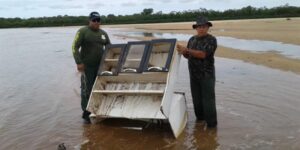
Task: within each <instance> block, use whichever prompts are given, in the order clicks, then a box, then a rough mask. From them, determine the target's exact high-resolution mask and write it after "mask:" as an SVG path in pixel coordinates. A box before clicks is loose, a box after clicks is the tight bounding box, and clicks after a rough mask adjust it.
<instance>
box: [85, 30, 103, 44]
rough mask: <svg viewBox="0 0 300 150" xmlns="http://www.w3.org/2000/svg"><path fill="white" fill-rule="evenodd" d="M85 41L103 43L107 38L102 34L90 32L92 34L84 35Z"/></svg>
mask: <svg viewBox="0 0 300 150" xmlns="http://www.w3.org/2000/svg"><path fill="white" fill-rule="evenodd" d="M85 39H86V42H87V43H91V44H92V43H97V44H101V45H104V44H105V43H106V42H107V38H106V36H105V35H104V34H100V33H99V34H92V36H86V38H85Z"/></svg>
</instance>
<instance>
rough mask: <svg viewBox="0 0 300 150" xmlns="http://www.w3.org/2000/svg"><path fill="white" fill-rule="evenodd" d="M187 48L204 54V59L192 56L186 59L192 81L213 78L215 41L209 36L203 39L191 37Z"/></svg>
mask: <svg viewBox="0 0 300 150" xmlns="http://www.w3.org/2000/svg"><path fill="white" fill-rule="evenodd" d="M187 47H188V48H190V49H194V50H199V51H205V52H206V57H205V58H204V59H199V58H195V57H192V56H190V57H189V58H188V60H189V61H188V64H189V71H190V76H191V77H192V78H193V79H202V78H204V77H215V65H214V62H215V60H214V54H215V51H216V49H217V39H216V38H215V37H214V36H212V35H210V34H208V35H206V36H204V37H198V36H193V37H191V38H190V40H189V42H188V45H187Z"/></svg>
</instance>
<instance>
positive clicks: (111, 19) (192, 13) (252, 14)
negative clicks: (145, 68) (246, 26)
mask: <svg viewBox="0 0 300 150" xmlns="http://www.w3.org/2000/svg"><path fill="white" fill-rule="evenodd" d="M200 15H202V16H206V17H208V18H209V19H210V20H227V19H255V18H278V17H300V7H296V6H289V5H288V4H286V5H284V6H279V7H274V8H266V7H262V8H255V7H252V6H248V7H244V8H241V9H229V10H225V11H215V10H207V9H205V8H200V9H197V10H187V11H182V12H176V11H173V12H170V13H162V12H161V11H159V12H155V13H154V10H153V9H152V8H147V9H144V10H143V12H141V13H137V14H133V15H124V16H123V15H118V16H116V15H114V14H109V15H107V16H102V24H134V23H161V22H183V21H194V20H195V18H197V16H200ZM87 20H88V18H87V16H67V15H65V16H56V17H41V18H29V19H21V18H0V28H15V27H49V26H77V25H86V24H87Z"/></svg>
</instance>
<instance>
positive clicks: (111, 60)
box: [105, 58, 141, 62]
mask: <svg viewBox="0 0 300 150" xmlns="http://www.w3.org/2000/svg"><path fill="white" fill-rule="evenodd" d="M105 61H107V62H117V61H119V59H110V58H107V59H105ZM126 61H129V62H130V61H137V62H140V61H141V59H126Z"/></svg>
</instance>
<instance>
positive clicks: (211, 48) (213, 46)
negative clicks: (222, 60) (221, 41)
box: [177, 38, 217, 59]
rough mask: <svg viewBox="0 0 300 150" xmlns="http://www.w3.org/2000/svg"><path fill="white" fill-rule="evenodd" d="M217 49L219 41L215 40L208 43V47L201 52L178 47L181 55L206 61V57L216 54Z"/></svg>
mask: <svg viewBox="0 0 300 150" xmlns="http://www.w3.org/2000/svg"><path fill="white" fill-rule="evenodd" d="M216 49H217V40H216V39H215V38H214V39H213V40H211V41H210V42H209V43H208V46H207V47H205V49H203V50H201V51H199V50H195V49H189V48H187V47H184V46H182V45H177V51H178V52H179V53H181V54H183V55H184V56H185V57H186V56H192V57H194V58H198V59H204V58H206V56H208V55H211V54H212V53H214V52H215V51H216Z"/></svg>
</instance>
